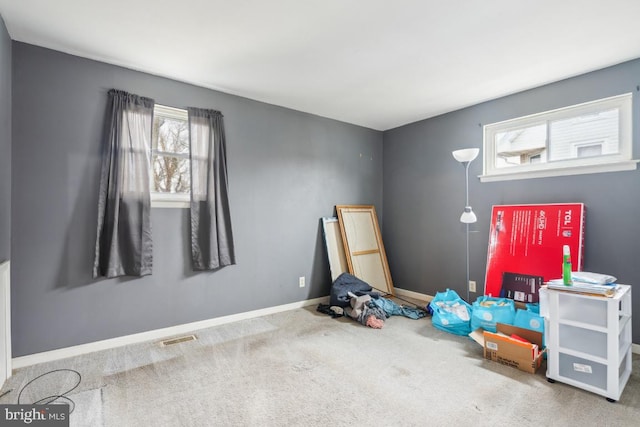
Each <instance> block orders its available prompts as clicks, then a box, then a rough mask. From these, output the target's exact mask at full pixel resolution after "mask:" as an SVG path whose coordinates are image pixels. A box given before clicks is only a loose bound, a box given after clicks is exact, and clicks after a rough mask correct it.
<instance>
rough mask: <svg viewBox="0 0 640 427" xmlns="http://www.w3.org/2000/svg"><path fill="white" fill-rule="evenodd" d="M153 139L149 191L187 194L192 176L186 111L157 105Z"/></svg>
mask: <svg viewBox="0 0 640 427" xmlns="http://www.w3.org/2000/svg"><path fill="white" fill-rule="evenodd" d="M172 110H175V111H172ZM152 138H153V156H152V163H153V164H152V174H153V177H152V178H153V179H152V186H153V188H152V189H151V190H152V191H154V192H157V193H174V194H188V193H189V190H190V186H191V176H190V171H189V125H188V121H187V112H186V111H184V110H177V109H169V108H168V107H163V106H156V109H155V114H154V120H153V134H152Z"/></svg>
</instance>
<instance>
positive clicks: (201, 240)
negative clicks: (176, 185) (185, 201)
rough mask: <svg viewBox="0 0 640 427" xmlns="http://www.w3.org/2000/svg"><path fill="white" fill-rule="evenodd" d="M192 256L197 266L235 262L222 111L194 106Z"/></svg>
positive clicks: (206, 267)
mask: <svg viewBox="0 0 640 427" xmlns="http://www.w3.org/2000/svg"><path fill="white" fill-rule="evenodd" d="M187 110H188V113H189V140H190V144H189V145H190V150H191V151H190V159H191V213H190V214H191V224H190V226H191V257H192V264H193V269H194V270H216V269H218V268H222V267H224V266H227V265H232V264H235V263H236V261H235V253H234V245H233V235H232V232H231V215H230V210H229V196H228V183H227V161H226V142H225V135H224V125H223V120H222V119H223V116H222V113H220V112H219V111H214V110H205V109H200V108H193V107H190V108H188V109H187Z"/></svg>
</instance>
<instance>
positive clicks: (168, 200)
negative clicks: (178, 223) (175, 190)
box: [151, 193, 190, 209]
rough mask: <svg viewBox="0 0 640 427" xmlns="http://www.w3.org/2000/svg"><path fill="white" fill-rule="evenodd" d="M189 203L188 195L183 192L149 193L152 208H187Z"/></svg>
mask: <svg viewBox="0 0 640 427" xmlns="http://www.w3.org/2000/svg"><path fill="white" fill-rule="evenodd" d="M189 205H190V197H189V195H188V194H187V195H184V194H179V195H176V194H166V193H151V207H152V208H180V209H184V208H188V207H189Z"/></svg>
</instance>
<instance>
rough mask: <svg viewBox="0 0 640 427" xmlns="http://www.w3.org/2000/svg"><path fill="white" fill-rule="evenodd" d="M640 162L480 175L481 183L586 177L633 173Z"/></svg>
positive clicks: (629, 161) (620, 162) (630, 161)
mask: <svg viewBox="0 0 640 427" xmlns="http://www.w3.org/2000/svg"><path fill="white" fill-rule="evenodd" d="M638 162H640V160H624V161H619V162H615V163H601V164H592V165H580V166H565V167H562V168H555V169H538V170H529V171H520V172H515V171H514V172H505V173H494V174H491V175H480V176H478V178H480V182H497V181H513V180H517V179H531V178H549V177H553V176H569V175H584V174H591V173H602V172H621V171H631V170H636V169H637V168H638Z"/></svg>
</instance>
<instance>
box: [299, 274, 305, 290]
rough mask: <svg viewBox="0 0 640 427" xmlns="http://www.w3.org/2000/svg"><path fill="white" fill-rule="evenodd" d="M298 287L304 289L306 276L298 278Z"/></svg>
mask: <svg viewBox="0 0 640 427" xmlns="http://www.w3.org/2000/svg"><path fill="white" fill-rule="evenodd" d="M298 286H300V287H301V288H304V276H300V277H299V278H298Z"/></svg>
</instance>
